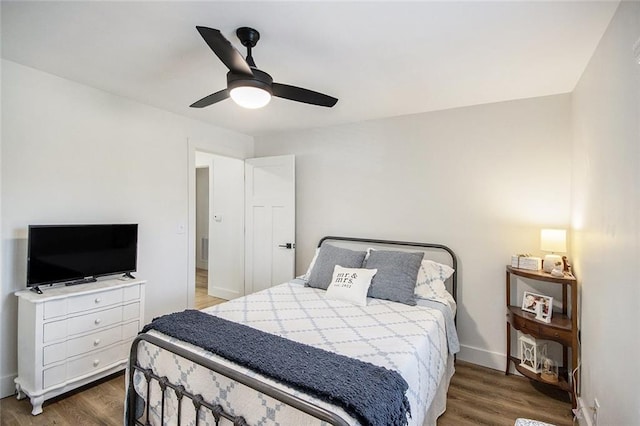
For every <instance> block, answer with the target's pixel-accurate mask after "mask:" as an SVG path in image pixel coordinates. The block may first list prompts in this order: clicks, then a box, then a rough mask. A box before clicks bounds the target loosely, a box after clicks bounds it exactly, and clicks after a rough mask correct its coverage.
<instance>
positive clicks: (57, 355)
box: [42, 325, 124, 366]
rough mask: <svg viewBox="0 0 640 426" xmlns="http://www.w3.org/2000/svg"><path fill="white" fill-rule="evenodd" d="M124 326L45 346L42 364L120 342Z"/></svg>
mask: <svg viewBox="0 0 640 426" xmlns="http://www.w3.org/2000/svg"><path fill="white" fill-rule="evenodd" d="M123 327H124V326H121V325H119V326H117V327H112V328H109V329H106V330H102V331H97V332H95V333H91V334H88V335H86V336H81V337H76V338H75V339H70V340H69V341H67V342H61V343H56V344H53V345H49V346H45V347H44V349H43V353H42V364H43V365H44V366H46V365H49V364H51V363H54V362H58V361H62V360H64V359H66V358H69V357H72V356H76V355H82V354H84V353H86V352H89V351H93V350H96V349H99V348H103V347H105V346H109V345H112V344H114V343H116V342H119V341H120V340H122V332H123Z"/></svg>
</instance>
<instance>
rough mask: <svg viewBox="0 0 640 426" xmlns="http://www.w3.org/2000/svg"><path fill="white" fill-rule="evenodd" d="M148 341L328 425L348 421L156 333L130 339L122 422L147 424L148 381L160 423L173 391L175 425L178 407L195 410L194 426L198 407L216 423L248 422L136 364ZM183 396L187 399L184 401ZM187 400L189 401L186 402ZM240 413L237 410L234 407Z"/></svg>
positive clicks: (241, 424) (341, 425)
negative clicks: (157, 397) (141, 385)
mask: <svg viewBox="0 0 640 426" xmlns="http://www.w3.org/2000/svg"><path fill="white" fill-rule="evenodd" d="M143 341H144V342H148V343H150V344H152V345H154V346H157V347H159V348H162V349H163V350H166V351H169V352H172V353H174V354H176V355H178V356H180V357H182V358H184V359H187V360H189V361H191V362H194V363H196V364H198V365H201V366H203V367H205V368H207V369H209V370H211V371H214V372H216V373H218V374H221V375H223V376H225V377H227V378H229V379H232V380H235V381H236V382H238V383H241V384H243V385H245V386H248V387H250V388H252V389H255V390H257V391H259V392H261V393H263V394H265V395H267V396H269V397H271V398H273V399H276V400H278V401H280V402H282V403H284V404H286V405H289V406H291V407H293V408H295V409H297V410H300V411H302V412H304V413H307V414H308V415H310V416H312V417H315V418H317V419H318V420H321V421H324V422H327V423H328V424H331V425H336V426H347V425H348V423H347V422H346V421H345V420H344V419H343V418H342V417H340V416H339V415H337V414H335V413H332V412H330V411H328V410H326V409H324V408H322V407H319V406H317V405H314V404H312V403H310V402H308V401H305V400H302V399H300V398H298V397H296V396H294V395H291V394H289V393H287V392H285V391H283V390H281V389H278V388H275V387H273V386H271V385H270V384H268V383H264V382H261V381H259V380H257V379H255V378H253V377H250V376H248V375H246V374H244V373H241V372H239V371H236V370H233V369H231V368H229V367H227V366H225V365H222V364H220V363H218V362H216V361H215V360H212V359H208V358H205V357H203V356H201V355H198V354H196V353H193V352H191V351H189V350H187V349H185V348H182V347H180V346H177V345H175V344H173V343H171V342H168V341H166V340H163V339H160V338H158V337H156V336H153V335H150V334H140V335H139V336H138V337H136V339H135V340H134V341H133V343H132V345H131V352H130V354H129V370H128V380H129V385H128V389H127V403H126V407H125V420H126V424H127V425H129V426H134V425H143V426H147V425H150V424H151V422H150V419H149V417H150V404H151V398H152V397H153V396H152V395H151V388H152V386H151V384H152V382H153V381H156V382H157V384H158V386H159V387H160V390H161V392H162V395H161V398H162V406H161V413H160V424H162V425H164V424H165V418H164V417H165V395H166V393H167V392H173V393H174V395H175V397H176V398H177V400H178V414H177V426H180V421H181V414H182V410H187V409H191V410H194V412H195V422H196V423H195V424H196V426H198V424H199V423H198V421H199V418H200V416H199V415H198V413H199V412H200V410H209V412H210V413H211V414H212V416H213V417H214V418H215V421H216V425H218V424H219V422H220V421H221V420H222V419H226V420H228V421H230V422H232V423H233V424H234V425H237V426H245V425H248V423H247V422H246V421H245V419H244V418H243V417H242V416H233V415H231V414H230V413H227V412H225V411H224V409H223V407H222V406H221V405H219V404H215V403H213V402H211V401H205V400H204V399H203V397H202V395H199V394H198V395H194V394H192V393H191V392H188V391H186V390H185V387H184V386H183V384H181V383H171V382H170V381H169V379H167V377H165V376H160V375H158V374H156V373H154V372H153V371H151V369H147V368H143V367H141V366H139V365H138V346H139V344H140V343H141V342H143ZM136 371H139V372H141V373H142V375H143V376H144V378H145V380H146V395H144V397H143V399H144V402H145V407H144V411H143V413H142V415H140V416H137V415H136V414H137V413H136V401H137V400H138V395H137V393H136V390H135V388H134V374H135V372H136ZM185 399H188V400H189V401H187V403H186V404H185V401H184V400H185ZM189 402H190V404H189ZM237 411H238V412H240V410H237Z"/></svg>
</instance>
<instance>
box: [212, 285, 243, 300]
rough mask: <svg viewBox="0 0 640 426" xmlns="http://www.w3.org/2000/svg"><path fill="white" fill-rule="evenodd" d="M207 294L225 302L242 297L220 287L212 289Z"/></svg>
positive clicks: (238, 293) (236, 292)
mask: <svg viewBox="0 0 640 426" xmlns="http://www.w3.org/2000/svg"><path fill="white" fill-rule="evenodd" d="M209 294H210V295H211V296H214V297H219V298H220V299H225V300H232V299H237V298H238V297H240V296H244V294H240V292H238V291H231V290H227V289H225V288H220V287H213V289H212V291H211V293H209Z"/></svg>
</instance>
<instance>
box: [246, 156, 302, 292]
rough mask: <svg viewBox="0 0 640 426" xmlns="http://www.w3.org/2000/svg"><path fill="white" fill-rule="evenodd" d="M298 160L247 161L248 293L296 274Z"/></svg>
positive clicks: (280, 158) (268, 158)
mask: <svg viewBox="0 0 640 426" xmlns="http://www.w3.org/2000/svg"><path fill="white" fill-rule="evenodd" d="M295 206H296V203H295V157H294V156H293V155H283V156H277V157H262V158H251V159H248V160H245V289H246V293H247V294H249V293H253V292H256V291H260V290H263V289H265V288H269V287H271V286H274V285H277V284H281V283H283V282H286V281H289V280H290V279H292V278H293V277H294V274H295V253H296V251H295V228H296V213H295V212H296V207H295Z"/></svg>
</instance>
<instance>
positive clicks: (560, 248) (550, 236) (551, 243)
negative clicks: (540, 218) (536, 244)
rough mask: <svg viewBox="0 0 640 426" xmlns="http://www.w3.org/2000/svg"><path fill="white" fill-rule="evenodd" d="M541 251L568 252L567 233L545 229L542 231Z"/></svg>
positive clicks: (560, 230) (563, 230)
mask: <svg viewBox="0 0 640 426" xmlns="http://www.w3.org/2000/svg"><path fill="white" fill-rule="evenodd" d="M540 250H542V251H550V252H552V253H564V252H566V251H567V231H566V230H565V229H543V230H541V231H540Z"/></svg>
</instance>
